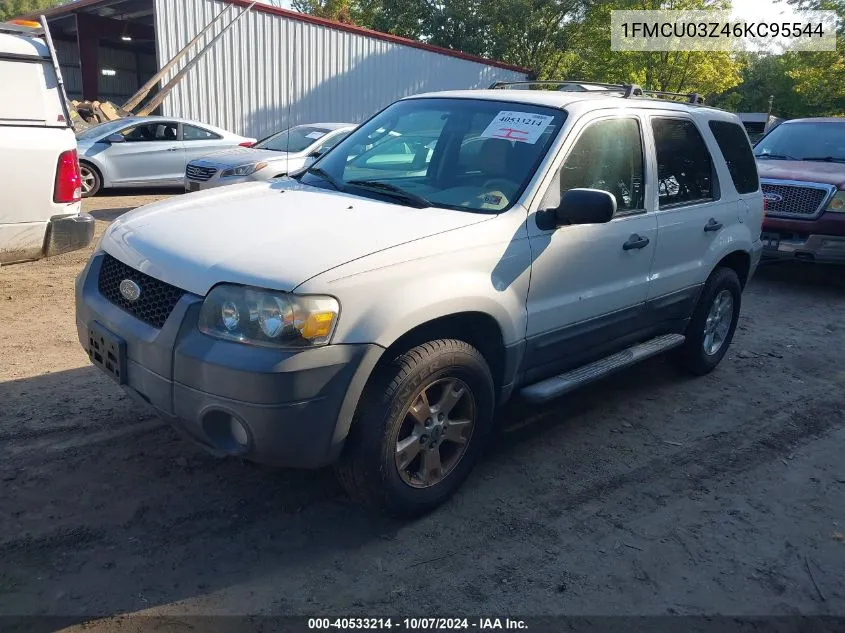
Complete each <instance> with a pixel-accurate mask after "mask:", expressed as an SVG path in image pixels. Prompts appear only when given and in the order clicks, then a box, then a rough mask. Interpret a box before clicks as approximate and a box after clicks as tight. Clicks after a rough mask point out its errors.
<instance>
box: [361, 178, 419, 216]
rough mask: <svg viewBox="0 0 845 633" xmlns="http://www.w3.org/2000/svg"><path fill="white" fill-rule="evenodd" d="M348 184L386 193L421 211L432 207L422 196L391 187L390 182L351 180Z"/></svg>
mask: <svg viewBox="0 0 845 633" xmlns="http://www.w3.org/2000/svg"><path fill="white" fill-rule="evenodd" d="M346 184H347V185H355V186H356V187H361V189H370V190H372V191H377V192H378V193H384V194H387V195H389V196H393V197H394V198H399V199H401V200H405V201H406V202H410V203H411V204H412V205H413V206H415V207H419V208H420V209H423V208H425V207H430V206H432V204H431V202H429V201H428V200H426V199H425V198H423V197H422V196H418V195H417V194H415V193H411V192H410V191H405V190H404V189H402V188H401V187H397V186H396V185H391V184H390V183H389V182H381V181H380V180H350V181H348V182H347V183H346Z"/></svg>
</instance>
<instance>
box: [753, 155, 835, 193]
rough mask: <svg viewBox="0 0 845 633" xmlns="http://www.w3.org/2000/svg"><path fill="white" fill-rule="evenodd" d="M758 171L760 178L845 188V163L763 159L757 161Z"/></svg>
mask: <svg viewBox="0 0 845 633" xmlns="http://www.w3.org/2000/svg"><path fill="white" fill-rule="evenodd" d="M757 171H758V172H759V173H760V178H775V179H777V180H801V181H807V182H820V183H823V184H825V185H835V186H836V187H838V188H839V189H845V163H823V162H820V161H815V160H772V159H763V160H758V161H757Z"/></svg>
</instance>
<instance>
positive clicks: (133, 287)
mask: <svg viewBox="0 0 845 633" xmlns="http://www.w3.org/2000/svg"><path fill="white" fill-rule="evenodd" d="M120 294H122V295H123V298H124V299H126V300H127V301H137V300H138V297H140V296H141V286H139V285H138V284H136V283H135V282H134V281H132V280H131V279H124V280H123V281H121V282H120Z"/></svg>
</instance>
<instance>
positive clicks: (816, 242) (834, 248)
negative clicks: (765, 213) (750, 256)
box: [763, 235, 845, 264]
mask: <svg viewBox="0 0 845 633" xmlns="http://www.w3.org/2000/svg"><path fill="white" fill-rule="evenodd" d="M769 243H770V244H771V245H770V246H766V247H765V248H764V250H763V256H764V257H765V258H766V259H797V260H802V261H811V262H819V263H829V264H842V263H845V236H841V235H808V236H806V237H799V238H797V239H796V238H792V239H790V238H786V239H780V238H779V237H778V238H774V237H773V238H772V240H770V241H769Z"/></svg>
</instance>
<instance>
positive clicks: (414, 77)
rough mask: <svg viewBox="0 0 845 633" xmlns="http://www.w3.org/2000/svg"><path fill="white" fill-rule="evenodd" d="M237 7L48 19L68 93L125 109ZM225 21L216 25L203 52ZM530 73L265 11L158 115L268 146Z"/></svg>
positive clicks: (108, 5)
mask: <svg viewBox="0 0 845 633" xmlns="http://www.w3.org/2000/svg"><path fill="white" fill-rule="evenodd" d="M232 4H234V5H237V6H236V7H235V10H232V11H230V16H233V15H235V14H236V13H237V11H238V10H240V8H241V7H245V6H248V5H249V4H250V3H249V2H248V1H247V0H77V1H76V2H73V3H70V4H67V5H63V6H61V7H58V8H56V9H53V10H51V11H48V12H47V16H48V18H49V21H50V26H51V30H52V31H53V36H54V38H55V39H56V40H57V49H58V54H59V58H60V61H61V64H62V68H63V70H64V73H63V74H64V76H65V82H66V85H67V88H68V92H69V93H70V95H71V97H72V98H85V99H91V100H93V99H100V100H106V99H108V100H111V101H114V102H115V103H117V104H118V105H120V104H122V103H123V102H124V101H125V100H126V99H127V98H128V97H130V96H131V95H132V94H133V93H134V92H135V91H136V90H137V89H138V88H139V87H140V86H141V85H143V84H144V83H145V82H146V81H147V80H148V79H149V78H150V77H152V76H153V75H154V73H155V72H157V71H158V69H159V68H161V67H162V65H163V64H164V63H166V62H167V61H168V60H169V59H171V58H172V57H173V56H174V55H175V54H176V53H177V52H179V50H181V49H182V47H183V46H185V44H187V43H188V42H189V41H190V40H191V39H192V38H194V36H196V35H197V34H198V33H199V32H200V31H201V30H202V29H203V27H205V26H206V25H207V24H208V23H210V22H211V21H212V20H213V18H214V17H215V16H216V15H217V14H218V13H219V12H220V11H222V10H223V9H225V8H227V6H228V5H232ZM229 19H231V17H229ZM229 19H223V20H222V21H220V22H219V23H218V24H217V25H216V26H215V28H214V30H212V31H211V32H210V33H209V34H208V35H207V36H206V41H210V40H211V38H213V37H214V36H215V35H216V34H217V33H219V32H220V31H221V30H222V29H223V28H224V27H225V25H226V24H227V23H228V22H229ZM202 45H203V42H201V43H200V44H199V45H198V46H197V47H196V49H195V50H198V49H199V48H201V47H202ZM190 57H191V55H189V56H188V59H190ZM185 63H186V60H183V61H182V62H181V63H180V64H179V65H177V66H176V68H174V69H172V70H171V71H170V74H169V76H166V77H165V78H164V81H165V82H166V81H167V80H168V79H169V78H170V77H172V76H173V75H175V74H176V73H177V72H178V71H179V69H180V68H181V67H182V66H183V65H184V64H185ZM528 73H529V71H528V70H527V69H524V68H519V67H516V66H512V65H509V64H504V63H501V62H496V61H492V60H487V59H482V58H479V57H475V56H472V55H465V54H463V53H459V52H456V51H450V50H446V49H441V48H437V47H433V46H429V45H427V44H424V43H421V42H417V41H413V40H408V39H405V38H400V37H396V36H393V35H388V34H384V33H378V32H375V31H370V30H367V29H362V28H359V27H355V26H351V25H347V24H340V23H336V22H332V21H330V20H324V19H320V18H315V17H313V16H309V15H304V14H301V13H296V12H293V11H287V10H284V9H277V8H275V7H272V6H268V5H263V4H257V5H256V6H255V7H254V8H253V9H252V11H250V12H249V13H248V14H247V15H246V16H245V17H244V18H243V19H241V20H240V21H239V22H238V23H237V24H236V25H235V26H234V27H233V28H231V29H230V30H229V31H228V32H226V33H225V34H224V35H223V37H222V38H221V39H220V41H218V42H217V43H216V44H215V45H214V47H213V48H212V49H211V50H210V52H209V53H208V54H207V55H205V56H204V57H203V58H202V59H201V61H199V63H198V64H197V65H196V66H195V67H194V68H193V69H191V71H190V72H189V73H188V75H187V76H186V77H185V78H184V80H183V81H182V82H181V83H180V84H179V85H178V86H177V87H176V88H175V89H174V90H173V92H172V93H171V94H170V95H169V96H168V97H167V99H166V100H165V101H164V104H163V105H162V110H161V113H162V114H165V115H167V116H183V117H188V118H193V119H197V120H200V121H205V122H207V123H210V124H212V125H217V126H220V127H223V128H226V129H229V130H231V131H233V132H238V133H241V134H246V135H249V136H256V137H262V136H265V135H267V134H270V133H272V132H274V131H276V130H278V129H280V128H283V127H285V126H287V125H288V124H296V123H305V122H316V121H351V122H359V121H361V120H363V119H364V118H366V117H368V116H370V115H371V114H373V113H374V112H376V111H377V110H378V109H380V108H382V107H384V106H386V105H387V104H389V103H390V102H392V101H394V100H396V99H398V98H400V97H403V96H407V95H411V94H415V93H419V92H426V91H431V90H448V89H461V88H483V87H487V86H489V85H490V84H491V83H493V82H494V81H502V80H519V79H525V78H526V77H527V76H528Z"/></svg>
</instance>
